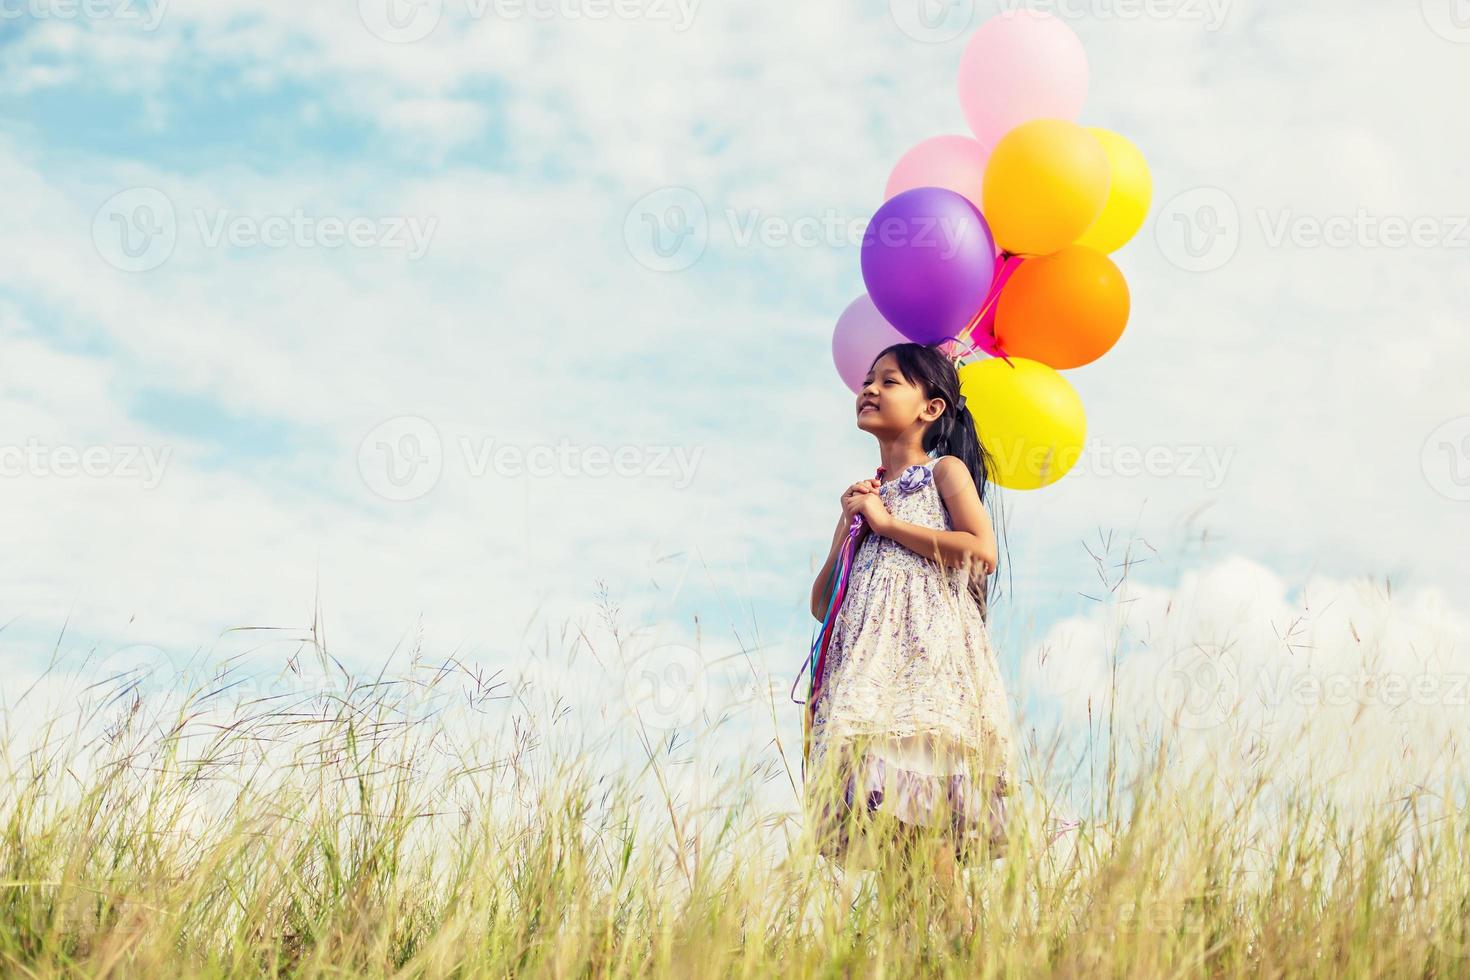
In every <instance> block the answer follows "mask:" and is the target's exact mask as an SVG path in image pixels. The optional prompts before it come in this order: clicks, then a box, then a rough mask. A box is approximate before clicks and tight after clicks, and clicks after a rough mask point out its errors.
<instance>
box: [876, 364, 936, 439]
mask: <svg viewBox="0 0 1470 980" xmlns="http://www.w3.org/2000/svg"><path fill="white" fill-rule="evenodd" d="M943 411H944V399H942V398H925V397H924V390H923V388H921V387H920V386H918V385H916V384H914V383H913V382H912V381H909V380H908V379H907V378H905V377H904V376H903V374H902V373H901V372H900V371H899V370H898V360H897V359H896V358H895V357H894V356H893V355H892V354H884V355H883V356H882V357H880V358H878V362H877V363H876V364H874V365H873V369H872V370H871V371H869V372H868V376H867V377H866V378H864V379H863V388H862V391H860V392H858V396H857V424H858V428H859V429H862V430H863V431H864V432H871V433H873V434H874V435H886V434H893V433H898V432H903V431H904V430H905V429H907V428H908V427H909V426H911V425H913V424H914V422H916V421H919V420H923V421H924V422H932V421H933V420H934V419H937V418H938V417H939V416H940V414H941V413H942V412H943Z"/></svg>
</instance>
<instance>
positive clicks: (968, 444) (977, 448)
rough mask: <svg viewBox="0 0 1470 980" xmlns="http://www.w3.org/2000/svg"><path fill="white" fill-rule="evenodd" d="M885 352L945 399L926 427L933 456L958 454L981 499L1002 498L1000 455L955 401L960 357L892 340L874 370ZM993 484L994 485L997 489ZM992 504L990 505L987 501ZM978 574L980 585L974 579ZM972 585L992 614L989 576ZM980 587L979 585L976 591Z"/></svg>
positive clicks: (997, 522)
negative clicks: (998, 468)
mask: <svg viewBox="0 0 1470 980" xmlns="http://www.w3.org/2000/svg"><path fill="white" fill-rule="evenodd" d="M885 354H892V355H893V359H894V360H895V361H896V362H897V363H898V372H899V374H902V375H903V376H904V378H905V379H906V380H907V381H908V382H909V384H912V385H917V386H918V387H920V388H922V389H923V391H924V397H925V398H942V399H944V406H945V407H944V414H943V415H940V416H939V418H937V419H935V420H934V421H933V422H931V423H930V424H929V428H927V429H925V430H924V438H923V443H922V445H923V449H924V451H925V452H928V453H931V454H932V455H933V456H934V458H936V459H937V458H939V457H940V456H955V457H958V458H959V460H960V461H961V462H963V463H964V464H965V469H967V470H969V471H970V477H971V479H973V480H974V481H975V489H976V491H978V492H979V494H980V503H981V504H986V498H987V495H988V496H989V498H990V501H991V503H996V504H998V503H999V500H998V498H999V490H1000V488H999V486H998V485H994V484H993V483H992V481H991V479H990V477H991V475H992V474H994V473H995V470H996V465H995V458H994V457H993V456H991V454H990V452H989V450H987V449H986V448H985V443H984V442H983V441H982V440H981V438H980V430H979V428H978V426H977V425H976V424H975V417H974V416H973V415H971V414H970V410H969V408H968V407H963V406H961V407H958V408H957V407H956V406H957V405H958V404H959V398H960V376H959V374H958V373H957V372H956V370H955V363H954V361H953V360H951V359H950V357H949V355H947V354H945V353H944V352H943V351H941V350H940V349H939V348H938V347H931V346H929V345H927V344H915V343H900V344H892V345H890V346H888V347H885V348H884V349H883V350H881V351H879V352H878V355H877V356H876V357H874V358H873V364H872V365H870V366H869V368H868V370H869V371H871V370H872V369H873V367H874V366H876V365H877V363H878V362H879V361H880V360H882V358H883V356H884V355H885ZM992 488H993V489H992ZM987 506H988V505H987ZM992 509H994V510H995V511H996V514H995V517H994V519H993V520H992V521H991V524H992V525H993V526H994V528H995V534H996V562H995V571H994V572H992V573H991V574H992V575H994V574H998V573H999V571H1000V557H999V551H1000V541H1001V525H1002V524H1003V520H1002V515H1001V514H1000V508H999V507H998V506H997V507H995V508H992ZM977 579H979V582H978V586H976V585H975V583H976V580H977ZM971 583H972V591H974V593H975V598H976V600H977V601H978V602H979V603H980V610H981V613H982V615H985V616H986V617H987V618H988V614H989V606H990V601H989V600H990V598H991V597H990V594H989V593H990V589H989V579H988V577H984V578H982V577H980V576H973V577H972V578H971ZM977 588H978V591H975V590H976V589H977Z"/></svg>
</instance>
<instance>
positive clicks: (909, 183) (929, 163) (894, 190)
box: [883, 136, 990, 208]
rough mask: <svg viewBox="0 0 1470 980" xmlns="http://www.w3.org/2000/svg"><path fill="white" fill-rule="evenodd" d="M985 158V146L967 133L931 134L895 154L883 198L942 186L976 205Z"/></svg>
mask: <svg viewBox="0 0 1470 980" xmlns="http://www.w3.org/2000/svg"><path fill="white" fill-rule="evenodd" d="M989 159H990V149H989V147H987V146H985V145H984V144H982V143H980V142H979V141H978V140H973V139H970V137H968V136H931V137H930V138H929V139H926V140H924V142H922V143H920V144H918V145H917V146H915V147H914V148H913V149H911V150H909V151H908V152H907V153H905V154H904V155H903V156H902V157H900V158H899V161H898V165H897V166H895V167H894V168H893V173H892V174H890V175H889V177H888V189H887V190H885V191H884V192H883V200H885V201H886V200H888V199H889V198H890V197H893V196H895V195H897V194H902V193H903V192H904V191H909V190H913V189H914V188H915V187H943V188H945V189H947V190H951V191H954V192H955V193H956V194H960V195H963V196H964V197H967V198H969V199H970V203H971V204H973V205H975V207H977V208H978V207H979V206H980V197H981V190H982V189H983V187H984V185H985V161H987V160H989Z"/></svg>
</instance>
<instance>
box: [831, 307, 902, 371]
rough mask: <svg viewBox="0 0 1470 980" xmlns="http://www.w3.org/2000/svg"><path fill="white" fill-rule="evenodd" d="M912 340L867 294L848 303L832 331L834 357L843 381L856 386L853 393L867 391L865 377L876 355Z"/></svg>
mask: <svg viewBox="0 0 1470 980" xmlns="http://www.w3.org/2000/svg"><path fill="white" fill-rule="evenodd" d="M908 342H909V339H908V338H907V337H905V336H904V335H903V334H901V333H899V332H898V329H897V328H896V327H894V326H893V324H891V323H889V322H888V321H887V320H885V319H883V314H882V313H879V312H878V308H877V307H876V306H874V305H873V301H872V300H871V299H869V298H868V294H867V293H863V294H862V295H861V296H859V297H858V298H857V299H855V300H853V301H852V302H851V303H848V304H847V309H845V310H843V311H842V316H840V317H838V318H837V329H836V330H834V331H833V332H832V360H833V362H834V363H835V364H836V365H837V373H838V374H839V375H841V376H842V383H843V384H845V385H847V386H848V387H849V388H851V389H852V392H853V394H858V393H859V392H861V391H862V390H863V379H864V378H866V377H867V376H868V368H870V367H872V366H873V358H875V357H877V356H878V352H879V351H880V350H882V349H883V348H885V347H889V346H891V345H893V344H905V343H908Z"/></svg>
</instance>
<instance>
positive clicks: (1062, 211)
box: [982, 119, 1108, 255]
mask: <svg viewBox="0 0 1470 980" xmlns="http://www.w3.org/2000/svg"><path fill="white" fill-rule="evenodd" d="M982 196H983V198H984V202H983V203H984V208H983V210H984V212H985V220H986V221H988V222H990V230H991V233H992V234H993V235H994V236H995V240H996V242H998V243H999V244H1000V247H1001V248H1003V249H1005V250H1006V251H1008V252H1012V253H1015V254H1018V255H1050V254H1051V253H1052V252H1055V251H1057V250H1058V249H1061V248H1065V247H1067V246H1068V245H1071V244H1072V243H1073V242H1075V241H1076V240H1077V238H1078V236H1079V235H1081V234H1082V233H1083V232H1084V231H1086V230H1087V229H1088V228H1089V227H1090V226H1091V225H1092V223H1093V222H1094V221H1096V220H1097V216H1098V215H1099V214H1100V213H1101V212H1102V209H1103V204H1104V202H1106V201H1107V198H1108V155H1107V153H1106V152H1105V151H1104V150H1103V147H1102V144H1101V143H1099V142H1098V141H1097V137H1095V136H1093V135H1092V133H1090V132H1088V131H1087V130H1086V129H1084V128H1083V127H1081V126H1079V125H1077V124H1076V123H1074V122H1069V121H1068V120H1066V119H1032V120H1031V121H1030V122H1024V123H1021V125H1019V126H1017V127H1015V128H1014V129H1012V130H1011V131H1010V132H1008V133H1006V134H1005V135H1004V136H1002V137H1001V139H1000V142H999V143H997V144H996V145H995V149H994V150H993V151H991V154H990V160H989V162H988V163H986V165H985V179H984V184H983V189H982Z"/></svg>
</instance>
